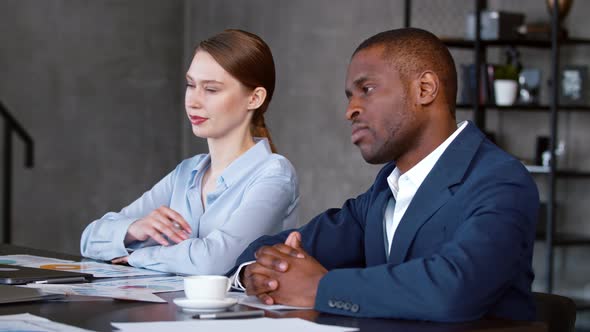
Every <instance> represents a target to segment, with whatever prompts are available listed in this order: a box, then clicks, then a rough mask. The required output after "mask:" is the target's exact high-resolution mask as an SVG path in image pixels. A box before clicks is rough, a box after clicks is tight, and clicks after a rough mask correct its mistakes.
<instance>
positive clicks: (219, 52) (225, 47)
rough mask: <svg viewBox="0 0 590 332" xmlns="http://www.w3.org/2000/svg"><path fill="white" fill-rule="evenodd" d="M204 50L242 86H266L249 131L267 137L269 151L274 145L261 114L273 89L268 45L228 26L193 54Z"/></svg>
mask: <svg viewBox="0 0 590 332" xmlns="http://www.w3.org/2000/svg"><path fill="white" fill-rule="evenodd" d="M201 50H202V51H205V52H207V53H209V55H211V56H212V57H213V59H215V61H216V62H217V63H218V64H219V65H220V66H221V67H223V69H225V71H227V72H228V73H229V74H230V75H232V76H233V77H234V78H236V79H237V80H238V81H240V83H242V84H243V85H244V86H246V87H248V88H250V89H252V90H254V89H255V88H257V87H263V88H264V89H266V98H265V100H264V103H262V105H261V106H260V107H259V108H257V109H256V110H255V111H254V115H253V116H252V123H251V124H250V133H251V134H252V136H254V137H266V138H267V139H268V142H269V143H270V147H271V149H272V152H276V148H275V146H274V144H273V143H272V139H271V137H270V132H269V130H268V128H267V127H266V124H265V123H264V113H265V112H266V110H267V108H268V104H269V103H270V100H271V99H272V94H273V92H274V90H275V63H274V60H273V57H272V53H271V51H270V48H269V47H268V45H267V44H266V43H265V42H264V41H263V40H262V39H261V38H260V37H258V36H257V35H255V34H253V33H250V32H246V31H242V30H237V29H228V30H224V31H223V32H221V33H219V34H217V35H215V36H213V37H210V38H208V39H206V40H203V41H202V42H200V43H199V46H197V49H196V50H195V53H196V52H198V51H201Z"/></svg>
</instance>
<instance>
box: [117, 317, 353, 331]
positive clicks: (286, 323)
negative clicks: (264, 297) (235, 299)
mask: <svg viewBox="0 0 590 332" xmlns="http://www.w3.org/2000/svg"><path fill="white" fill-rule="evenodd" d="M111 324H112V325H113V326H114V327H116V328H118V329H119V330H121V331H122V332H160V331H174V332H183V331H187V332H188V331H190V332H194V331H215V332H225V331H232V332H233V331H281V332H301V331H306V332H346V331H358V328H355V327H341V326H331V325H321V324H316V323H313V322H310V321H306V320H303V319H299V318H277V319H273V318H255V319H229V320H223V319H219V320H185V321H176V322H174V321H173V322H146V323H111Z"/></svg>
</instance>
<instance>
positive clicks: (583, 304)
mask: <svg viewBox="0 0 590 332" xmlns="http://www.w3.org/2000/svg"><path fill="white" fill-rule="evenodd" d="M569 298H570V299H572V300H573V301H574V302H575V303H576V310H577V311H582V310H590V300H588V299H582V298H576V297H571V296H570V297H569ZM576 331H577V330H576Z"/></svg>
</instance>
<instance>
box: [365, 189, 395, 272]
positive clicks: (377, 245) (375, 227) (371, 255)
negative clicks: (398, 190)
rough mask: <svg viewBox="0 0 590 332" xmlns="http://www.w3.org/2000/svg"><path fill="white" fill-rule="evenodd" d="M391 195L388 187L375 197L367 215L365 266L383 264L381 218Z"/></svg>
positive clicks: (383, 249)
mask: <svg viewBox="0 0 590 332" xmlns="http://www.w3.org/2000/svg"><path fill="white" fill-rule="evenodd" d="M392 196H393V194H392V193H391V190H390V189H389V187H388V186H386V187H384V189H383V190H382V191H381V192H380V193H379V194H378V195H377V198H376V199H375V201H374V202H373V203H372V205H371V208H370V209H369V212H368V213H367V225H366V231H365V261H366V262H365V263H366V265H367V266H375V265H380V264H385V263H386V262H387V259H386V257H385V247H384V243H385V240H384V239H385V238H384V236H385V234H384V232H383V216H384V214H385V208H386V207H387V202H388V201H389V198H390V197H392Z"/></svg>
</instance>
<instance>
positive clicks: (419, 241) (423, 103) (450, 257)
mask: <svg viewBox="0 0 590 332" xmlns="http://www.w3.org/2000/svg"><path fill="white" fill-rule="evenodd" d="M456 94H457V78H456V70H455V65H454V63H453V59H452V57H451V55H450V53H449V51H448V50H447V48H446V47H445V46H444V45H443V44H442V43H441V41H440V40H438V38H436V37H435V36H434V35H432V34H431V33H429V32H426V31H424V30H419V29H399V30H392V31H387V32H383V33H380V34H377V35H375V36H373V37H371V38H369V39H367V40H366V41H364V42H363V43H362V44H361V45H360V46H359V47H358V48H357V50H356V51H355V52H354V54H353V56H352V59H351V62H350V64H349V67H348V72H347V77H346V95H347V97H348V108H347V110H346V117H347V119H348V120H349V121H350V122H351V124H352V135H351V140H352V143H354V144H355V145H357V146H358V147H359V149H360V151H361V154H362V156H363V158H364V159H365V160H366V161H367V162H369V163H372V164H377V163H387V164H386V165H385V166H384V167H383V169H382V170H381V171H380V172H379V174H378V175H377V178H376V180H375V182H374V183H373V185H372V186H371V188H370V189H369V190H368V191H367V192H365V193H364V194H361V195H360V196H358V197H357V198H355V199H349V200H347V201H346V202H345V203H344V205H343V207H342V208H340V209H330V210H327V211H326V212H324V213H322V214H320V215H319V216H317V217H315V218H314V219H312V220H311V221H310V222H309V223H308V224H307V225H305V226H303V227H301V228H300V229H299V230H297V231H296V232H294V231H292V230H291V231H285V232H282V233H279V234H277V235H275V236H267V237H261V238H260V239H258V240H257V241H255V242H254V243H252V244H251V245H250V246H249V248H248V249H247V250H246V251H245V252H244V253H243V254H242V255H241V256H240V257H239V258H238V261H237V264H242V263H245V262H249V261H253V260H254V259H256V262H254V263H252V264H250V265H245V264H243V266H246V267H245V268H241V269H240V271H239V276H240V278H239V279H238V281H241V284H242V285H243V286H244V287H245V289H246V291H247V293H248V294H253V295H257V296H258V297H259V298H260V299H261V300H262V301H264V302H266V303H267V304H272V303H283V304H288V305H297V306H313V307H314V308H315V309H316V310H318V311H321V312H327V313H334V314H342V315H350V316H359V317H387V318H404V319H419V320H432V321H445V322H454V321H467V320H473V319H478V318H481V317H484V316H486V317H497V318H505V319H516V320H532V319H534V317H535V308H534V304H533V298H532V294H531V283H532V281H533V278H534V275H533V272H532V267H531V263H532V255H533V244H534V235H535V225H536V220H537V210H538V205H539V196H538V192H537V189H536V186H535V184H534V182H533V180H532V179H531V177H530V175H529V174H528V172H527V171H526V169H525V168H524V167H523V166H522V164H521V163H520V162H519V161H518V160H516V159H515V158H513V157H511V156H510V155H508V154H507V153H505V152H503V151H502V150H500V149H499V148H498V147H497V146H495V145H494V144H492V143H491V142H490V141H489V140H487V139H486V138H485V136H484V135H483V134H482V133H481V132H480V131H479V130H478V129H477V128H476V127H475V125H474V124H473V123H467V122H464V123H462V124H460V125H459V126H458V125H457V124H456V122H455V116H454V108H455V98H456Z"/></svg>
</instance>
